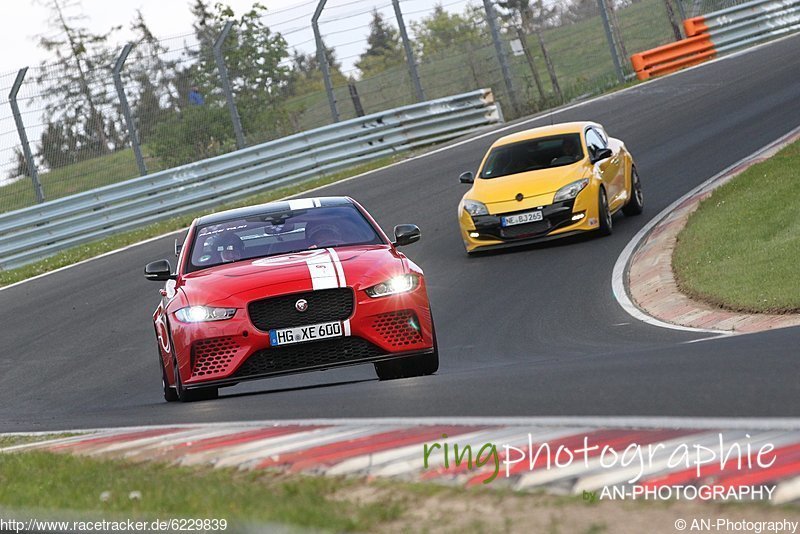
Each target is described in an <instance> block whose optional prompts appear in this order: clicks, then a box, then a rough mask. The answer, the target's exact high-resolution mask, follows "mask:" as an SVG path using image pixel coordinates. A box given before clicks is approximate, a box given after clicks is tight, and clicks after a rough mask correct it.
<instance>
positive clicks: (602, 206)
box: [597, 187, 614, 235]
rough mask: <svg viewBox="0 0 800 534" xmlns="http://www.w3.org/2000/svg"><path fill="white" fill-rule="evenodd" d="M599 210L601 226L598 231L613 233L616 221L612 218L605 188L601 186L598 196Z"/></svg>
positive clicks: (603, 233)
mask: <svg viewBox="0 0 800 534" xmlns="http://www.w3.org/2000/svg"><path fill="white" fill-rule="evenodd" d="M597 211H598V216H599V219H600V227H599V228H598V229H597V231H598V232H599V233H600V235H611V232H613V231H614V221H613V220H612V219H611V208H609V207H608V197H607V196H606V190H605V188H603V187H601V188H600V194H599V195H598V198H597Z"/></svg>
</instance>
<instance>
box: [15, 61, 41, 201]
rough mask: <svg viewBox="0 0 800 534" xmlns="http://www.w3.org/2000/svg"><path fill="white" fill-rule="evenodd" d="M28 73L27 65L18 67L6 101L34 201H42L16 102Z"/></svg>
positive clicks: (31, 155)
mask: <svg viewBox="0 0 800 534" xmlns="http://www.w3.org/2000/svg"><path fill="white" fill-rule="evenodd" d="M27 73H28V67H25V68H23V69H19V72H18V73H17V79H16V80H14V85H12V86H11V92H10V93H8V101H9V102H10V103H11V113H13V114H14V122H15V123H16V125H17V134H19V142H20V143H21V144H22V153H23V155H24V156H25V164H26V165H27V166H28V172H29V173H31V181H32V182H33V191H34V193H36V201H37V202H39V203H41V202H44V189H42V183H41V182H40V181H39V173H38V172H37V171H36V164H35V163H34V161H33V154H32V153H31V145H30V144H29V143H28V134H26V133H25V125H24V124H23V123H22V115H21V114H20V112H19V104H17V93H19V89H20V87H22V81H23V80H24V79H25V74H27Z"/></svg>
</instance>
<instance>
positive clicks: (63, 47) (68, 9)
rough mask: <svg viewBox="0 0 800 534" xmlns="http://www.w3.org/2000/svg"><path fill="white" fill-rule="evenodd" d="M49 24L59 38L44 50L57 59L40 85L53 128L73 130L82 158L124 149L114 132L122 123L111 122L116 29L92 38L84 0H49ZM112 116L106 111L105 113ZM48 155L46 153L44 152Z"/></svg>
mask: <svg viewBox="0 0 800 534" xmlns="http://www.w3.org/2000/svg"><path fill="white" fill-rule="evenodd" d="M44 5H45V6H46V7H47V8H49V9H50V12H51V13H50V19H49V20H48V23H49V25H50V27H51V28H52V29H53V30H55V31H56V32H57V33H56V36H55V37H48V36H42V37H41V38H40V39H39V45H40V46H41V47H42V48H44V49H45V50H46V51H48V52H52V53H53V54H54V55H55V56H56V62H55V63H54V64H52V65H46V64H44V63H43V64H42V69H41V74H40V75H39V76H38V77H37V82H38V83H39V84H41V85H42V86H43V87H44V91H43V97H44V99H45V100H46V101H47V104H46V106H45V116H46V120H47V121H48V122H52V121H53V120H58V121H60V122H61V124H62V125H63V126H64V127H66V128H67V129H70V130H72V133H73V135H74V137H75V138H76V139H78V140H79V143H80V144H79V145H78V146H77V147H76V151H77V152H78V153H80V154H82V157H93V156H97V155H100V154H105V153H107V152H109V151H110V150H114V149H117V148H119V145H120V143H121V142H123V141H124V140H123V139H121V137H120V136H119V135H118V134H117V131H116V128H115V127H112V126H111V125H112V124H113V122H114V121H118V120H119V117H118V116H116V117H114V116H108V111H107V110H108V109H109V108H110V109H114V106H113V104H112V103H113V100H112V99H113V91H110V90H109V86H108V79H109V71H108V66H109V65H110V64H111V62H112V61H113V59H114V54H113V52H112V51H111V50H110V48H109V47H108V38H109V35H110V34H111V32H112V31H114V30H116V29H119V27H116V28H112V29H111V30H110V31H109V32H106V33H99V34H95V33H91V32H89V31H88V30H87V29H86V28H85V27H83V26H81V25H80V24H81V21H82V20H83V19H84V18H85V17H83V15H82V14H81V13H80V11H79V10H80V9H81V5H80V3H79V1H78V0H46V1H45V2H44ZM104 110H106V111H104ZM43 149H44V147H43Z"/></svg>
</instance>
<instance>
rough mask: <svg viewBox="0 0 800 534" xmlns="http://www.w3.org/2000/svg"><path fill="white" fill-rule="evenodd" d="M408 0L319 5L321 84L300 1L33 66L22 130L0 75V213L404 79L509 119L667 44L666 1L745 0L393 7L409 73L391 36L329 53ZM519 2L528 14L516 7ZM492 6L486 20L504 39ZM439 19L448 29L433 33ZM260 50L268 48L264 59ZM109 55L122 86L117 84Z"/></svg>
mask: <svg viewBox="0 0 800 534" xmlns="http://www.w3.org/2000/svg"><path fill="white" fill-rule="evenodd" d="M404 1H405V0H400V1H399V2H397V5H394V4H395V3H393V2H389V1H384V2H372V1H369V0H350V1H345V2H343V3H340V4H338V5H334V6H330V8H326V11H325V12H324V16H323V18H322V19H321V20H320V33H321V37H322V40H323V41H324V42H325V43H326V45H327V46H328V47H329V48H326V53H325V58H326V60H327V61H328V62H329V64H330V67H331V68H330V71H331V77H330V81H331V88H332V91H331V92H330V93H328V92H326V90H325V83H324V80H323V76H322V71H321V68H320V61H319V59H320V56H319V55H318V54H315V53H313V52H305V53H303V52H300V51H298V50H299V49H302V48H303V47H305V49H306V50H309V45H310V46H312V47H313V42H314V40H313V39H311V40H310V42H309V41H308V40H307V41H305V42H299V43H294V50H291V49H290V48H289V46H288V45H287V43H286V41H285V40H286V39H287V38H291V37H292V36H293V35H305V34H307V33H308V30H309V21H310V19H311V11H312V10H313V8H314V7H315V5H316V2H306V3H303V4H299V5H298V6H295V7H292V8H288V9H287V10H286V11H290V10H292V9H298V10H297V11H295V12H292V13H287V14H285V16H284V17H283V18H282V20H281V22H280V23H279V25H280V26H281V30H274V31H273V30H271V29H270V20H272V19H270V18H268V16H270V15H269V14H268V15H263V14H258V13H253V14H251V16H250V17H247V16H243V17H241V18H239V19H237V20H236V21H235V23H234V24H230V25H228V26H229V28H228V32H227V33H226V34H223V31H224V30H225V26H226V25H225V23H224V21H219V20H218V21H214V22H213V23H210V24H207V25H204V26H202V27H196V28H195V31H194V32H192V33H187V34H185V35H178V36H175V37H170V38H166V39H158V38H156V37H154V36H152V35H147V34H145V35H144V36H143V37H142V38H141V40H140V41H138V42H137V43H135V44H134V45H133V46H132V48H131V50H130V54H129V55H128V56H127V57H126V58H123V57H120V56H119V53H120V51H119V50H117V51H115V52H111V53H109V52H104V53H101V54H97V55H92V56H87V57H82V58H81V59H80V60H79V61H75V62H69V61H61V62H59V63H55V64H52V65H44V66H40V67H32V68H30V69H29V70H28V72H27V73H26V74H25V77H24V81H23V82H22V85H21V87H20V90H19V93H18V94H17V95H16V104H17V106H18V107H19V111H20V113H19V122H20V124H21V125H22V126H23V127H24V132H22V131H20V129H19V128H18V127H17V125H16V123H15V120H14V117H13V114H12V107H11V100H14V98H12V97H13V95H10V91H11V88H12V86H13V84H14V81H15V79H17V76H18V73H17V72H9V73H5V74H0V90H2V94H0V97H2V99H1V100H0V212H7V211H11V210H15V209H19V208H23V207H26V206H30V205H33V204H35V203H36V202H37V201H39V199H38V198H37V195H36V189H35V187H34V184H35V182H36V180H38V181H39V182H40V183H41V188H42V190H43V197H44V199H45V200H52V199H56V198H59V197H63V196H67V195H70V194H74V193H77V192H81V191H85V190H89V189H94V188H97V187H102V186H103V185H108V184H111V183H114V182H118V181H121V180H126V179H129V178H133V177H135V176H138V175H140V174H143V173H145V172H147V173H152V172H156V171H159V170H162V169H166V168H170V167H174V166H177V165H182V164H186V163H191V162H193V161H197V160H200V159H204V158H208V157H213V156H216V155H220V154H224V153H226V152H230V151H232V150H236V149H237V148H242V147H243V146H251V145H254V144H258V143H262V142H265V141H268V140H271V139H275V138H279V137H283V136H286V135H289V134H292V133H295V132H301V131H305V130H308V129H311V128H315V127H319V126H322V125H325V124H329V123H330V122H331V121H332V120H333V119H332V114H331V101H330V100H331V98H333V99H334V100H335V107H336V109H337V110H338V113H339V118H340V120H345V119H349V118H353V117H356V116H360V115H364V114H369V113H373V112H377V111H381V110H385V109H390V108H396V107H399V106H403V105H407V104H412V103H414V102H416V101H418V100H419V96H420V95H419V94H418V91H417V90H416V87H415V83H414V76H415V75H418V78H419V81H420V85H421V88H422V90H423V91H424V97H425V98H426V99H434V98H438V97H443V96H449V95H453V94H457V93H464V92H467V91H471V90H474V89H476V88H480V87H491V88H492V90H493V91H494V94H495V95H496V97H497V98H499V100H500V102H501V104H502V106H503V109H504V112H505V116H506V118H515V117H517V116H521V115H525V114H529V113H532V112H536V111H539V110H542V109H546V108H549V107H553V106H555V105H559V104H561V103H565V102H568V101H571V100H574V99H577V98H583V97H586V96H588V95H593V94H598V93H600V92H603V91H605V90H607V89H609V88H611V87H613V86H615V85H617V84H619V83H621V82H622V81H624V79H625V78H626V77H627V76H628V75H630V73H631V69H630V65H629V61H628V56H629V53H633V52H636V51H638V50H643V49H647V48H652V47H654V46H658V45H660V44H664V43H667V42H669V41H672V40H675V38H676V35H675V23H676V21H675V16H674V15H673V16H671V15H670V10H671V9H672V8H671V6H672V5H674V6H676V7H675V11H676V12H678V13H684V12H685V13H686V14H687V15H691V16H694V15H697V14H702V13H705V12H708V11H709V10H716V9H720V8H722V7H728V6H730V5H734V4H736V3H740V2H739V1H738V0H635V1H632V0H616V1H614V0H571V1H567V2H562V1H559V2H552V1H551V2H538V1H537V0H527V1H526V0H516V2H514V1H506V2H504V1H496V2H494V3H491V2H488V1H487V2H483V3H479V2H475V1H473V2H472V3H467V4H466V5H465V4H464V2H463V0H460V1H456V2H450V3H446V4H438V5H436V6H433V7H429V8H426V9H424V10H416V11H415V10H409V9H405V10H404V11H403V12H402V14H403V15H404V17H406V19H407V21H409V20H410V24H408V27H407V28H406V30H407V32H408V34H409V36H410V43H409V46H410V47H411V49H412V52H413V56H414V66H415V69H410V68H409V64H408V62H407V58H406V55H405V53H404V51H403V48H402V46H401V45H400V41H399V38H398V37H397V36H396V35H395V37H394V38H395V40H397V43H398V45H397V46H398V47H396V48H394V49H392V50H393V51H392V53H391V54H387V55H386V56H385V57H382V59H381V60H380V61H383V62H384V63H383V64H381V65H379V67H380V68H375V66H374V64H372V67H371V68H367V67H368V66H369V64H368V62H367V60H365V59H364V57H365V56H364V54H363V52H362V53H359V54H355V55H351V56H349V57H348V56H343V57H336V50H337V49H340V48H342V49H343V48H345V45H353V44H354V43H359V42H361V43H363V42H364V41H365V39H364V37H363V35H364V34H365V33H367V32H369V30H370V28H369V27H366V26H364V25H361V26H359V27H356V28H354V27H352V24H350V21H351V20H355V19H356V18H357V17H359V16H363V15H364V14H365V13H377V14H378V15H380V16H381V17H383V21H384V22H385V24H386V25H387V26H388V27H390V28H391V29H392V31H396V28H397V17H396V11H393V9H394V8H396V9H402V8H403V5H404ZM674 2H680V3H677V4H676V3H674ZM671 3H672V4H671ZM515 5H516V6H519V5H523V6H529V7H528V9H530V11H529V12H527V13H525V14H522V16H520V15H521V13H522V12H521V11H519V10H516V11H515V9H514V7H513V6H515ZM487 7H488V8H489V9H491V11H492V12H493V13H494V15H495V24H496V29H497V39H498V43H499V48H498V46H497V43H495V42H494V40H493V32H492V27H491V24H490V22H491V21H490V19H489V17H488V16H487ZM603 10H605V17H604V16H603V15H604V12H603ZM437 17H438V18H437ZM426 21H428V22H426ZM431 21H434V22H431ZM437 21H438V22H441V23H442V24H443V23H444V22H447V24H449V26H447V28H450V29H451V30H453V31H449V33H448V32H447V31H444V30H437V28H438V27H439V26H437V25H436V23H437ZM605 21H607V22H608V24H607V25H606V24H605V23H604V22H605ZM678 22H679V21H678ZM440 26H441V24H440ZM437 32H438V33H437ZM328 43H330V44H328ZM270 50H277V51H278V52H276V53H274V54H271V55H270V54H265V53H264V51H270ZM498 50H499V51H500V52H501V53H498ZM615 55H616V58H617V60H618V65H619V68H617V63H615V61H614V57H615ZM123 59H124V62H122V61H123ZM367 59H369V60H370V61H372V60H374V58H371V59H370V58H367ZM115 63H116V64H117V67H118V68H119V81H120V82H121V83H120V86H121V89H122V92H123V95H121V94H120V92H119V90H118V89H119V88H118V87H116V86H115V83H114V74H113V67H114V65H115ZM503 63H505V67H506V68H504V65H503ZM121 96H124V99H123V98H121ZM125 100H126V101H127V105H128V109H127V110H126V109H125V105H124V103H125V102H124V101H125ZM126 111H127V112H129V117H130V121H131V122H132V123H133V125H134V127H135V133H132V129H131V128H130V127H129V123H128V116H127V115H126ZM22 133H24V134H25V135H26V136H27V138H28V140H29V147H30V153H31V156H32V158H31V161H28V160H27V159H26V157H25V154H24V150H23V147H22V144H21V137H22V136H21V134H22ZM137 151H138V152H139V153H140V154H141V158H138V157H137V156H138V154H137V153H136V152H137ZM31 167H34V169H31Z"/></svg>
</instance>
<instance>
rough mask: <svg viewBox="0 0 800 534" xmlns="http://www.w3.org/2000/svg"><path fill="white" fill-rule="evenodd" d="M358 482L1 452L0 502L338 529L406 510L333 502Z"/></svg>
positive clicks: (369, 523) (14, 506)
mask: <svg viewBox="0 0 800 534" xmlns="http://www.w3.org/2000/svg"><path fill="white" fill-rule="evenodd" d="M353 483H354V482H348V481H342V480H336V479H332V478H324V477H306V476H303V477H291V478H287V477H286V476H284V475H282V474H278V473H270V472H240V471H236V470H224V469H192V468H185V467H171V468H167V467H166V466H164V465H160V464H156V463H143V464H133V463H128V462H123V461H119V460H95V459H90V458H85V457H79V456H70V455H56V454H52V453H47V452H35V451H31V452H26V453H17V454H13V453H12V454H3V455H0V504H2V506H3V507H4V508H7V509H17V510H21V509H30V508H31V507H36V508H38V509H44V510H47V511H49V512H55V511H59V510H64V511H67V510H69V511H73V512H74V511H79V512H85V513H87V515H100V516H103V517H107V516H109V515H111V516H121V517H126V518H127V517H137V518H154V517H159V518H165V517H191V518H208V519H211V518H217V519H222V518H225V519H226V520H227V521H232V520H234V519H235V520H237V521H253V522H277V523H285V524H290V525H297V526H303V527H312V528H319V529H325V530H331V531H337V532H341V531H351V530H369V529H370V527H372V526H373V525H375V524H377V523H380V522H383V521H391V520H392V519H394V518H395V517H396V516H397V515H398V514H399V513H401V512H402V507H401V506H400V505H399V504H392V503H368V504H358V503H351V502H342V501H341V500H337V499H334V498H332V495H333V494H334V493H335V491H336V490H338V489H341V488H342V487H346V486H347V485H349V484H353ZM132 492H135V493H134V495H133V496H132V495H131V494H132Z"/></svg>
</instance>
